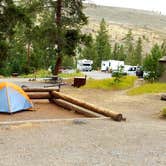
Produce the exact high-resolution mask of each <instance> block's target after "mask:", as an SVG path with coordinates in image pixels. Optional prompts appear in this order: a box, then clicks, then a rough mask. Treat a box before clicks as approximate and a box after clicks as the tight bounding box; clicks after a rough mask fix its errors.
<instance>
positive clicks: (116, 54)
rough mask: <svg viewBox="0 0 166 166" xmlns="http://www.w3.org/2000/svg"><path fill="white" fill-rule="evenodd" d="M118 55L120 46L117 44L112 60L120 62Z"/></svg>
mask: <svg viewBox="0 0 166 166" xmlns="http://www.w3.org/2000/svg"><path fill="white" fill-rule="evenodd" d="M118 54H119V44H118V43H115V44H114V48H113V51H112V57H111V59H113V60H118V56H119V55H118Z"/></svg>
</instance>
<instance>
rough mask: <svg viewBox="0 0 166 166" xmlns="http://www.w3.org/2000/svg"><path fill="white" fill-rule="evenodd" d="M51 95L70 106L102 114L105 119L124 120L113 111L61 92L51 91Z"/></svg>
mask: <svg viewBox="0 0 166 166" xmlns="http://www.w3.org/2000/svg"><path fill="white" fill-rule="evenodd" d="M51 94H52V96H54V97H56V98H60V99H63V100H65V101H68V102H70V103H72V104H75V105H78V106H80V107H83V108H86V109H88V110H91V111H94V112H97V113H99V114H103V115H105V116H107V117H111V118H112V119H114V120H116V121H121V120H124V118H123V116H122V114H120V113H117V112H113V111H110V110H108V109H104V108H99V107H96V106H95V105H93V104H89V103H86V102H84V101H81V100H78V99H76V98H73V97H70V96H68V95H65V94H63V93H61V92H56V91H52V92H51Z"/></svg>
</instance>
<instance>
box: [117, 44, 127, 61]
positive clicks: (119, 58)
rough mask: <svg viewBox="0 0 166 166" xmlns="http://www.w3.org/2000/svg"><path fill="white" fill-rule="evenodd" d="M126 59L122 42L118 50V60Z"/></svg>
mask: <svg viewBox="0 0 166 166" xmlns="http://www.w3.org/2000/svg"><path fill="white" fill-rule="evenodd" d="M125 59H126V54H125V52H124V46H123V44H121V45H120V47H119V50H118V60H120V61H125Z"/></svg>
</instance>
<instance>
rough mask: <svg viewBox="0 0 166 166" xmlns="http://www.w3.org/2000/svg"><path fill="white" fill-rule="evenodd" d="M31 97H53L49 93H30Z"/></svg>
mask: <svg viewBox="0 0 166 166" xmlns="http://www.w3.org/2000/svg"><path fill="white" fill-rule="evenodd" d="M27 95H28V96H29V98H30V99H52V96H51V95H50V94H49V93H32V94H30V93H28V94H27Z"/></svg>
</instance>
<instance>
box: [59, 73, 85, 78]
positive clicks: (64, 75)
mask: <svg viewBox="0 0 166 166" xmlns="http://www.w3.org/2000/svg"><path fill="white" fill-rule="evenodd" d="M58 76H59V77H61V78H73V77H83V76H85V75H84V74H83V73H81V72H74V73H60V74H59V75H58Z"/></svg>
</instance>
